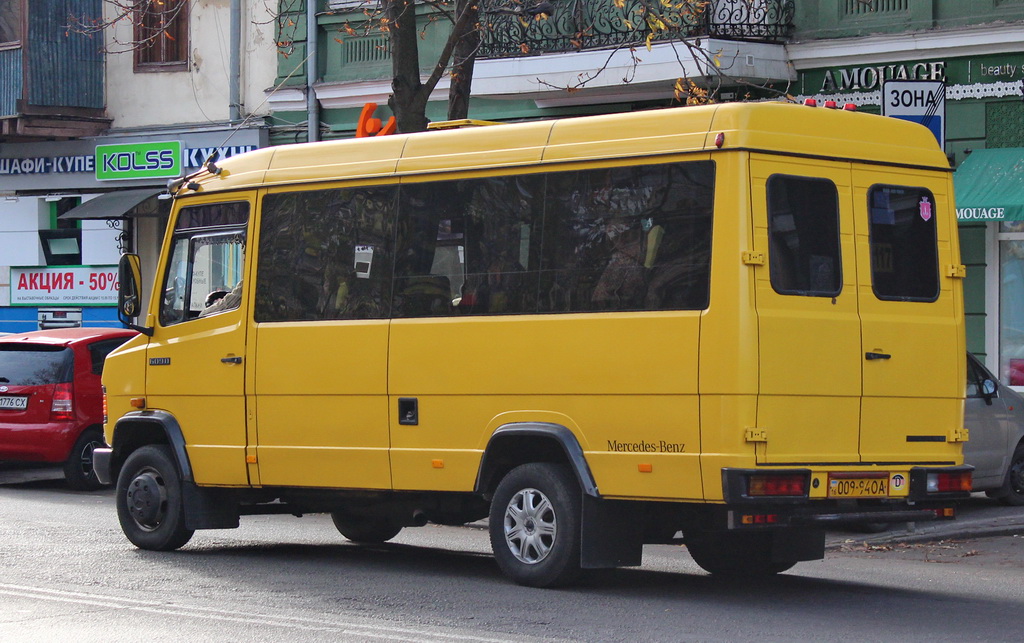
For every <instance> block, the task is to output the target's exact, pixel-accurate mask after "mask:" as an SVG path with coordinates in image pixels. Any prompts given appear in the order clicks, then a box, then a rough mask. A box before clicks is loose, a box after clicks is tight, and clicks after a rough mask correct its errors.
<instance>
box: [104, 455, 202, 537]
mask: <svg viewBox="0 0 1024 643" xmlns="http://www.w3.org/2000/svg"><path fill="white" fill-rule="evenodd" d="M114 497H115V503H116V505H117V518H118V520H119V521H120V523H121V530H122V531H124V534H125V536H127V537H128V540H130V541H131V542H132V544H134V545H135V546H136V547H139V548H141V549H151V550H154V551H171V550H173V549H178V548H179V547H181V546H183V545H184V544H185V543H187V542H188V541H189V539H191V538H192V534H193V533H195V532H194V530H192V529H187V528H186V527H185V505H184V503H183V501H182V493H181V478H180V477H179V476H178V467H177V466H176V465H175V463H174V459H173V457H172V456H171V452H170V450H169V449H168V448H167V447H166V446H163V445H149V446H145V447H142V448H141V449H139V450H138V451H135V452H134V453H132V454H131V455H130V456H128V459H127V460H126V461H125V463H124V466H123V467H122V468H121V474H120V475H119V476H118V477H117V491H116V492H115V496H114Z"/></svg>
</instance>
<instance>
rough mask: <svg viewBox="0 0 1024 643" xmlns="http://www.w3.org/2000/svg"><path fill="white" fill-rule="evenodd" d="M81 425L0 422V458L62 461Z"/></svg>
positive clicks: (27, 460) (23, 460) (21, 460)
mask: <svg viewBox="0 0 1024 643" xmlns="http://www.w3.org/2000/svg"><path fill="white" fill-rule="evenodd" d="M81 429H82V427H80V426H78V425H77V424H73V423H70V422H67V423H65V422H59V423H48V424H5V423H3V422H0V460H13V461H17V462H64V461H65V460H67V459H68V454H69V453H71V447H73V446H74V444H75V440H77V439H78V435H79V433H81Z"/></svg>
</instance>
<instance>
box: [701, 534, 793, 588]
mask: <svg viewBox="0 0 1024 643" xmlns="http://www.w3.org/2000/svg"><path fill="white" fill-rule="evenodd" d="M684 536H685V538H684V541H685V543H686V548H687V549H688V550H689V552H690V556H692V557H693V561H694V562H695V563H697V564H698V565H699V566H700V567H701V569H703V570H704V571H706V572H708V573H710V574H714V575H716V576H734V577H749V576H769V575H772V574H779V573H781V572H784V571H786V570H787V569H789V568H790V567H792V566H793V565H795V564H796V561H793V562H787V561H781V562H780V561H774V560H772V539H773V535H772V534H770V533H763V532H762V533H735V532H697V533H693V534H684Z"/></svg>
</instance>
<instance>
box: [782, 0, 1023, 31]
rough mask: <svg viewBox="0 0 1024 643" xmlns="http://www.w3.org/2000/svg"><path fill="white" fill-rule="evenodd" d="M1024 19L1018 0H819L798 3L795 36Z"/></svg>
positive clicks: (958, 25) (917, 29)
mask: <svg viewBox="0 0 1024 643" xmlns="http://www.w3.org/2000/svg"><path fill="white" fill-rule="evenodd" d="M1016 20H1024V3H1021V2H1017V1H1015V0H1010V1H1008V0H870V2H861V1H860V0H819V1H817V2H806V1H798V2H797V3H796V14H795V18H794V22H795V23H796V34H795V39H796V40H798V41H799V40H816V39H822V38H847V37H851V36H864V35H871V34H879V33H903V32H907V31H922V30H927V29H935V28H949V27H963V26H968V25H981V24H987V23H993V22H997V21H1004V22H1012V21H1016Z"/></svg>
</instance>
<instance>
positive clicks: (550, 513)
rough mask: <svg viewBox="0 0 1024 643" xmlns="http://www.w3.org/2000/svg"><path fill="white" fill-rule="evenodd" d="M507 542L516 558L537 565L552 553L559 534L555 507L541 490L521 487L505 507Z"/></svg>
mask: <svg viewBox="0 0 1024 643" xmlns="http://www.w3.org/2000/svg"><path fill="white" fill-rule="evenodd" d="M504 531H505V544H506V545H508V548H509V551H511V552H512V555H513V556H515V558H516V560H518V561H519V562H521V563H526V564H528V565H535V564H537V563H539V562H541V561H543V560H544V559H545V558H547V557H548V555H549V554H550V553H551V549H552V547H553V546H554V544H555V538H556V537H557V534H558V524H557V519H556V516H555V509H554V506H553V505H552V504H551V501H550V500H549V499H548V497H547V496H545V495H544V494H543V493H542V492H541V491H538V490H537V489H522V490H520V491H518V492H517V493H516V494H515V495H514V496H512V498H511V500H509V502H508V506H507V507H506V508H505V524H504Z"/></svg>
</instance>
